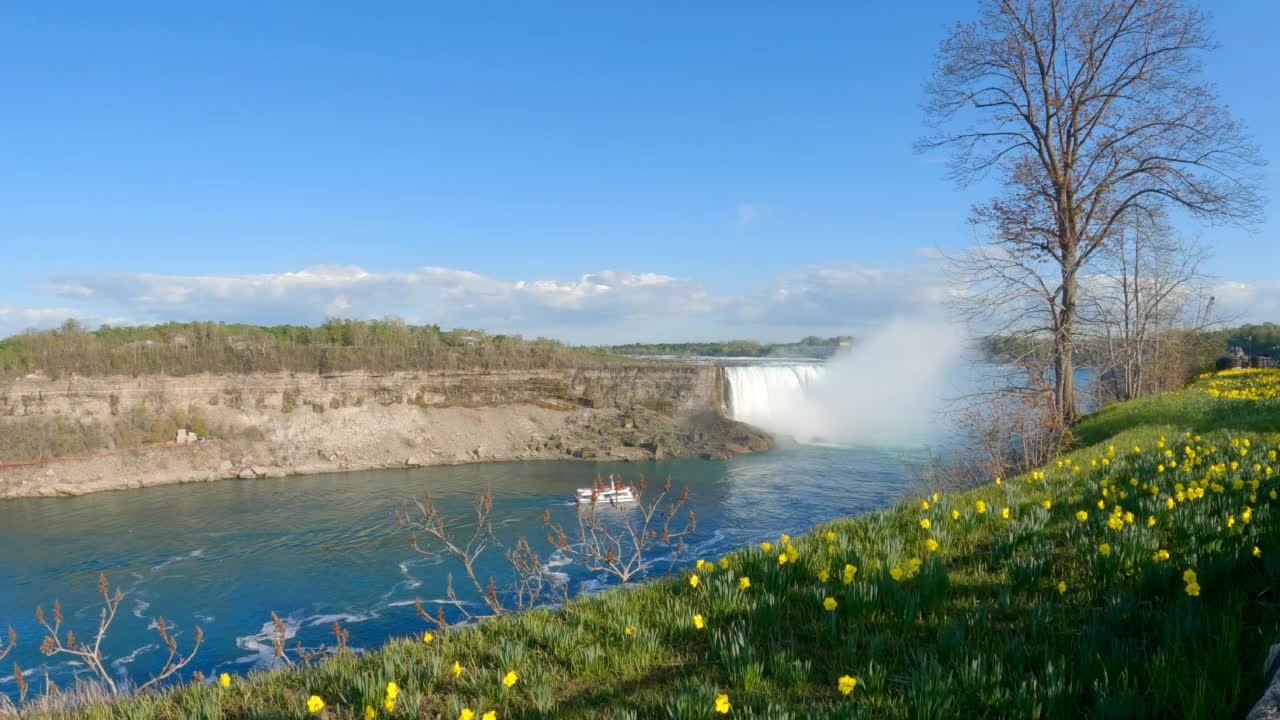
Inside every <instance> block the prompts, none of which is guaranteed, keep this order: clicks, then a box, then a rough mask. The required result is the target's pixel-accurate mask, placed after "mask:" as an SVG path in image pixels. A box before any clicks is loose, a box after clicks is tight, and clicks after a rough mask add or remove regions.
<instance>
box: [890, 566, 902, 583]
mask: <svg viewBox="0 0 1280 720" xmlns="http://www.w3.org/2000/svg"><path fill="white" fill-rule="evenodd" d="M889 577H891V578H893V579H894V580H901V579H902V568H900V567H895V568H893V569H892V570H890V571H889Z"/></svg>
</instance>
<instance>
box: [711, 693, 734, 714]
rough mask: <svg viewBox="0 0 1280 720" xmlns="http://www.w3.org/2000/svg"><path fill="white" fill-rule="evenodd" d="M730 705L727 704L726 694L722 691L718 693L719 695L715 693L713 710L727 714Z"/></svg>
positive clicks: (727, 697)
mask: <svg viewBox="0 0 1280 720" xmlns="http://www.w3.org/2000/svg"><path fill="white" fill-rule="evenodd" d="M730 707H731V706H730V705H729V696H728V695H726V694H724V693H720V694H719V695H716V702H715V711H716V712H717V713H719V714H721V715H728V714H729V708H730Z"/></svg>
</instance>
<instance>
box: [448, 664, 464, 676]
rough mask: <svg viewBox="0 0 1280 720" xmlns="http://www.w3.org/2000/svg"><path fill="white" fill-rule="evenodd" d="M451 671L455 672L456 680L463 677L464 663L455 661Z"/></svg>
mask: <svg viewBox="0 0 1280 720" xmlns="http://www.w3.org/2000/svg"><path fill="white" fill-rule="evenodd" d="M450 669H451V670H453V676H454V677H456V678H460V677H462V663H460V662H458V661H457V660H454V661H453V667H452V668H450Z"/></svg>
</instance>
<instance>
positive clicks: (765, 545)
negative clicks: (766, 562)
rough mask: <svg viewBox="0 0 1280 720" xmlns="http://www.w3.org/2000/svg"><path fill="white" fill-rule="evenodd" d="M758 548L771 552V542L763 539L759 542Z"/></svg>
mask: <svg viewBox="0 0 1280 720" xmlns="http://www.w3.org/2000/svg"><path fill="white" fill-rule="evenodd" d="M760 549H761V550H763V551H765V552H773V543H771V542H769V541H768V540H765V541H764V542H762V543H760Z"/></svg>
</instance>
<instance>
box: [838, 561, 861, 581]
mask: <svg viewBox="0 0 1280 720" xmlns="http://www.w3.org/2000/svg"><path fill="white" fill-rule="evenodd" d="M857 574H858V568H856V567H854V566H852V565H845V566H844V575H843V577H842V578H841V579H842V580H843V581H844V584H845V585H848V584H850V583H852V582H853V576H854V575H857Z"/></svg>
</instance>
